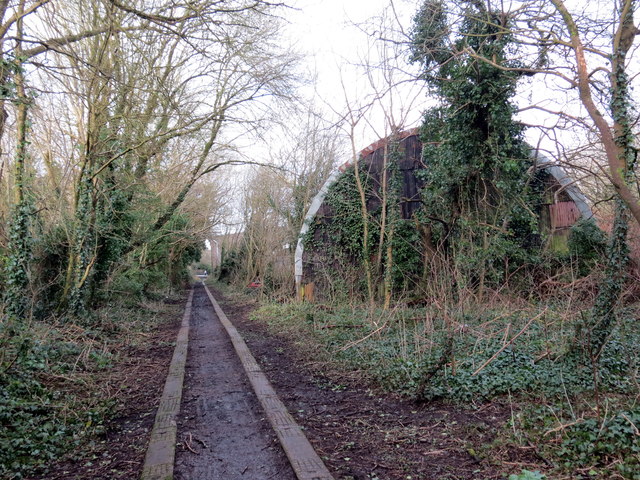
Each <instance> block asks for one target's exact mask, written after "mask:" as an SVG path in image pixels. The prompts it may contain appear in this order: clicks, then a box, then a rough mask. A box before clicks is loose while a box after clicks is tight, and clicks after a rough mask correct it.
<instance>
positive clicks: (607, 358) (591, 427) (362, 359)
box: [254, 304, 640, 479]
mask: <svg viewBox="0 0 640 480" xmlns="http://www.w3.org/2000/svg"><path fill="white" fill-rule="evenodd" d="M636 313H637V312H635V311H633V310H628V311H626V312H622V313H621V315H620V321H619V324H618V325H617V327H616V329H615V330H614V332H613V334H612V336H611V338H610V339H609V341H608V342H607V345H606V347H605V349H604V350H603V352H602V353H601V355H600V357H599V358H597V359H590V358H588V357H587V356H585V354H583V353H582V352H581V350H580V349H579V346H580V345H581V335H583V334H582V333H580V332H581V329H580V328H579V326H580V325H581V316H580V315H574V314H571V313H569V310H568V309H561V308H560V307H559V306H555V307H552V306H547V307H538V306H534V305H528V306H524V307H520V308H514V307H513V306H512V305H504V306H497V307H493V308H484V309H480V308H478V309H477V310H475V311H474V310H472V309H466V310H463V309H460V310H458V311H450V312H447V313H445V314H443V313H442V309H435V308H396V309H395V310H392V311H387V312H383V311H372V310H371V309H366V308H363V309H358V308H348V307H334V306H326V305H310V304H268V305H265V306H263V307H262V308H260V309H259V310H257V311H256V312H255V313H254V317H255V318H260V320H261V321H265V320H266V321H267V322H268V324H269V325H270V326H271V327H272V329H273V331H274V332H276V333H279V334H288V336H289V337H293V338H297V339H298V342H300V345H301V348H306V349H309V348H314V349H315V350H316V351H315V352H314V355H316V357H317V358H319V357H318V355H320V356H323V357H324V360H326V361H331V362H337V363H338V364H340V365H341V366H342V368H346V369H349V370H352V371H355V372H358V374H359V375H360V376H361V377H363V378H367V379H369V380H370V381H372V382H374V383H376V384H377V385H378V386H380V387H382V388H383V389H386V390H388V391H392V392H396V393H401V394H403V395H405V396H408V397H411V398H414V399H416V400H417V401H431V400H436V399H438V400H442V401H447V402H454V403H457V404H460V405H464V406H470V407H472V408H473V407H477V408H481V406H482V405H483V404H484V403H486V402H490V401H497V402H504V403H506V402H507V401H508V400H507V399H513V402H515V404H514V405H512V408H514V410H515V411H517V412H518V413H517V414H514V416H513V419H512V422H511V424H510V425H508V426H505V438H506V437H507V436H509V435H512V433H513V432H514V431H519V432H520V434H521V435H520V437H519V438H520V441H523V442H525V440H522V439H523V438H526V439H528V440H526V441H531V440H532V439H533V440H534V441H535V443H536V444H538V445H539V450H540V451H541V452H542V454H543V455H544V456H545V458H547V459H548V460H547V461H548V462H549V464H551V465H553V467H552V468H551V470H553V471H557V472H564V474H563V475H566V474H567V472H571V475H572V477H571V478H616V476H617V478H630V479H640V442H639V440H640V431H638V428H639V427H640V407H638V406H637V405H636V403H635V401H636V398H637V397H638V393H639V388H638V364H637V360H636V359H637V358H638V357H639V355H638V354H640V333H639V332H638V331H637V328H636V326H635V323H636V317H637V315H636ZM318 351H319V352H321V353H320V354H319V353H318ZM509 401H511V400H509ZM511 441H516V439H514V438H512V439H511ZM544 466H545V468H547V469H549V468H550V467H549V465H544ZM549 478H551V477H549ZM565 478H566V477H565Z"/></svg>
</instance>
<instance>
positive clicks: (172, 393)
mask: <svg viewBox="0 0 640 480" xmlns="http://www.w3.org/2000/svg"><path fill="white" fill-rule="evenodd" d="M192 301H193V289H192V290H191V291H190V292H189V298H188V300H187V305H186V307H185V309H184V316H183V317H182V324H181V325H180V330H179V331H178V337H177V339H176V347H175V349H174V351H173V357H172V358H171V364H170V366H169V374H168V375H167V380H166V382H165V384H164V390H163V392H162V397H160V405H159V406H158V412H157V413H156V419H155V422H154V424H153V429H152V430H151V438H150V439H149V447H148V448H147V454H146V456H145V459H144V467H143V470H142V479H143V480H169V479H171V478H173V463H174V459H175V453H176V436H177V429H178V427H177V419H178V414H179V413H180V402H181V400H182V386H183V384H184V368H185V365H186V362H187V351H188V347H189V320H190V318H191V305H192Z"/></svg>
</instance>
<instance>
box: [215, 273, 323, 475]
mask: <svg viewBox="0 0 640 480" xmlns="http://www.w3.org/2000/svg"><path fill="white" fill-rule="evenodd" d="M205 290H206V292H207V295H208V296H209V299H210V300H211V304H212V305H213V308H214V309H215V312H216V315H217V316H218V318H219V320H220V322H221V323H222V325H223V326H224V328H225V330H226V331H227V334H228V335H229V338H231V343H232V344H233V348H234V349H235V351H236V353H237V354H238V357H240V361H241V362H242V366H243V367H244V370H245V372H246V373H247V377H248V378H249V382H250V383H251V386H252V387H253V390H254V391H255V393H256V396H257V397H258V401H259V402H260V404H261V405H262V408H263V409H264V411H265V414H266V415H267V419H268V420H269V423H271V426H272V427H273V429H274V430H275V432H276V435H277V436H278V440H280V444H281V445H282V449H283V450H284V452H285V454H286V455H287V458H289V462H290V463H291V466H292V467H293V470H294V472H295V473H296V476H297V477H298V479H299V480H333V477H332V476H331V474H330V473H329V470H328V469H327V467H326V466H325V464H324V463H323V461H322V460H321V459H320V457H319V456H318V454H317V453H316V451H315V450H314V449H313V447H312V446H311V443H309V440H308V439H307V437H306V436H305V435H304V433H303V432H302V429H301V428H300V426H299V425H298V424H297V423H296V421H295V420H294V419H293V417H292V416H291V415H290V414H289V412H288V411H287V408H286V407H285V406H284V404H283V403H282V401H281V400H280V399H279V398H278V396H277V394H276V392H275V390H274V389H273V387H272V386H271V383H269V380H268V379H267V377H266V375H265V374H264V373H263V372H262V370H261V369H260V367H259V366H258V363H257V362H256V360H255V358H254V357H253V355H252V354H251V352H250V351H249V347H247V344H246V343H245V341H244V340H243V339H242V336H241V335H240V333H239V332H238V330H237V329H236V327H235V326H234V325H233V324H232V323H231V321H229V319H228V318H227V316H226V315H225V313H224V312H223V311H222V308H220V305H219V304H218V302H217V301H216V299H215V298H214V297H213V295H212V294H211V292H210V291H209V289H208V288H207V287H206V285H205Z"/></svg>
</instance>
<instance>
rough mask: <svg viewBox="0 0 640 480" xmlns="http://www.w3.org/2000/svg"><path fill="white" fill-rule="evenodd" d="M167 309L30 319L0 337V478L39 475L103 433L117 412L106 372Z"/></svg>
mask: <svg viewBox="0 0 640 480" xmlns="http://www.w3.org/2000/svg"><path fill="white" fill-rule="evenodd" d="M141 307H142V308H141ZM167 308H168V306H167V305H163V304H161V303H159V302H156V303H147V304H145V305H136V307H135V308H134V307H125V306H119V307H116V306H110V307H106V308H103V309H101V310H99V311H94V312H92V313H91V314H89V315H88V316H86V317H85V318H84V319H82V320H77V319H76V320H71V319H69V318H58V319H48V320H47V321H34V322H32V323H31V324H29V325H28V328H24V329H22V330H21V333H18V334H13V335H10V334H8V333H7V332H6V331H5V332H3V333H4V334H3V335H0V343H1V344H2V345H1V348H2V356H1V360H2V362H1V363H0V478H3V479H4V478H6V479H7V480H13V479H21V478H25V477H27V476H32V475H33V474H34V473H36V472H40V473H42V472H46V470H47V467H48V466H49V465H50V464H51V463H52V462H53V461H54V460H56V459H58V458H60V457H61V456H62V455H64V454H65V453H67V452H71V451H74V450H75V449H80V448H81V447H82V446H83V445H84V444H85V443H86V442H88V441H89V440H92V439H95V438H97V437H99V436H100V435H102V434H103V433H104V432H105V425H106V423H107V420H108V419H109V418H111V417H112V416H113V415H114V414H116V413H117V411H118V409H119V408H121V407H122V405H121V403H120V400H119V398H118V393H119V390H118V386H117V385H116V384H117V383H118V382H117V379H113V378H111V377H110V375H112V373H111V371H112V370H113V369H114V368H115V367H116V366H117V364H118V362H119V361H121V360H123V359H125V358H126V355H127V349H129V348H132V347H135V346H136V345H138V344H142V343H144V342H145V341H146V335H147V333H148V332H149V330H152V329H153V328H154V327H155V326H157V325H158V323H159V322H160V321H166V320H162V318H163V317H162V312H163V311H164V310H166V309H167Z"/></svg>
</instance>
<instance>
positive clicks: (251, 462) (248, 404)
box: [174, 284, 296, 480]
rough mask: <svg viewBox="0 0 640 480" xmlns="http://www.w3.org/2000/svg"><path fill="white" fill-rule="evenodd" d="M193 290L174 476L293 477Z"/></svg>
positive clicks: (205, 302) (205, 303)
mask: <svg viewBox="0 0 640 480" xmlns="http://www.w3.org/2000/svg"><path fill="white" fill-rule="evenodd" d="M194 288H195V291H194V297H193V306H192V313H191V333H190V341H189V353H188V360H187V366H186V372H185V373H186V375H185V381H184V382H185V383H184V391H183V397H182V407H181V410H180V414H179V417H178V445H177V449H176V458H175V470H174V478H175V479H176V480H187V479H189V480H200V479H202V480H205V479H223V478H224V479H229V480H233V479H242V480H246V479H264V480H267V479H279V480H280V479H282V480H294V479H295V478H296V476H295V474H294V472H293V470H292V469H291V466H290V464H289V462H288V460H287V457H286V456H285V454H284V452H283V450H282V448H281V447H280V444H279V442H278V439H277V437H276V435H275V433H274V431H273V430H272V429H271V426H270V425H269V422H268V421H267V419H266V417H265V415H264V412H263V410H262V408H261V406H260V404H259V403H258V400H257V398H256V396H255V394H254V392H253V390H252V388H251V385H250V383H249V381H248V379H247V376H246V374H245V372H244V369H243V367H242V364H241V362H240V359H239V358H238V356H237V355H236V352H235V351H234V348H233V346H232V344H231V341H230V339H229V337H228V335H227V333H226V331H225V330H224V328H223V326H222V325H221V323H220V321H219V319H218V317H217V316H216V315H215V313H214V310H213V308H212V306H211V303H210V301H209V298H208V297H207V294H206V292H205V289H204V288H203V286H202V285H200V284H197V285H196V286H195V287H194Z"/></svg>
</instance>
